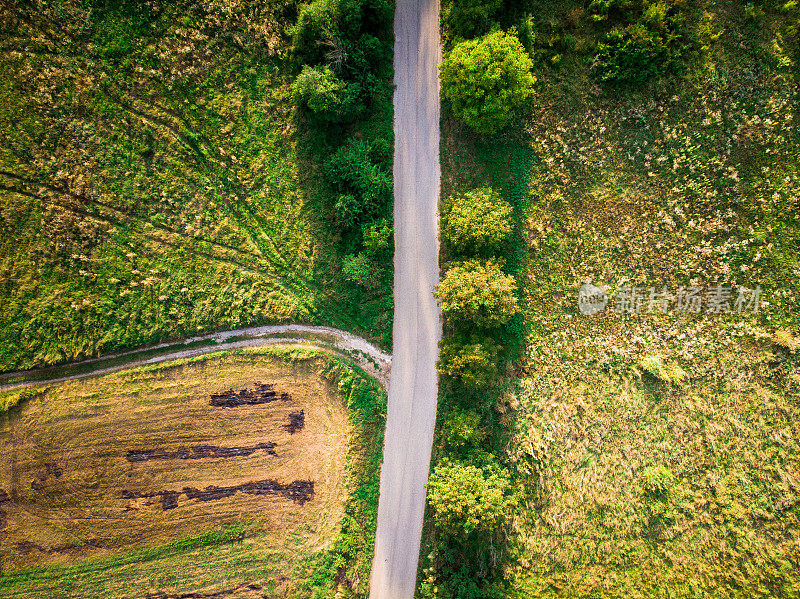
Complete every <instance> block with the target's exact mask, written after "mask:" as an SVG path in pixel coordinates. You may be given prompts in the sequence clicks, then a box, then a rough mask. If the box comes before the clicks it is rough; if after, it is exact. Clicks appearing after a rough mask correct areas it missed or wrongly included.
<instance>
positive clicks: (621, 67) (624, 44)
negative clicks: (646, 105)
mask: <svg viewBox="0 0 800 599" xmlns="http://www.w3.org/2000/svg"><path fill="white" fill-rule="evenodd" d="M687 49H688V36H687V33H686V31H685V17H684V14H683V12H682V11H681V10H680V8H679V5H678V3H675V2H672V3H669V2H666V1H659V2H649V3H644V4H643V5H642V7H641V16H640V17H639V18H638V20H636V21H635V22H633V23H630V24H628V25H627V26H624V27H622V26H619V27H615V28H614V29H612V30H611V31H610V32H609V33H608V34H607V35H606V37H605V39H604V40H603V42H602V43H600V44H598V46H597V54H596V55H595V73H596V75H597V77H598V78H599V79H600V80H601V81H605V82H608V83H620V84H624V83H643V82H645V81H648V80H650V79H654V78H656V77H661V76H663V75H666V74H668V73H670V72H678V71H679V70H680V69H681V68H682V67H683V62H682V58H683V55H684V54H685V52H686V51H687Z"/></svg>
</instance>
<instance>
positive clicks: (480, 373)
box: [438, 338, 499, 391]
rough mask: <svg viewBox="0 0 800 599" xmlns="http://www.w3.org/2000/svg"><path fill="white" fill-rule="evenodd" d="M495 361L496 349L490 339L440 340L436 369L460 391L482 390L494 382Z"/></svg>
mask: <svg viewBox="0 0 800 599" xmlns="http://www.w3.org/2000/svg"><path fill="white" fill-rule="evenodd" d="M498 361H499V350H498V347H497V344H495V343H494V342H493V341H492V340H491V339H486V340H484V341H483V342H482V343H481V342H480V341H478V339H477V338H473V339H471V340H470V341H463V340H461V339H458V338H456V339H443V340H442V342H441V352H440V354H439V365H438V371H439V374H440V375H442V376H443V377H445V378H447V379H449V380H450V381H452V382H454V383H455V384H456V385H458V386H459V387H462V388H463V389H464V390H467V391H482V390H486V389H487V388H489V387H492V386H494V384H495V382H496V381H497V374H498V367H497V364H498Z"/></svg>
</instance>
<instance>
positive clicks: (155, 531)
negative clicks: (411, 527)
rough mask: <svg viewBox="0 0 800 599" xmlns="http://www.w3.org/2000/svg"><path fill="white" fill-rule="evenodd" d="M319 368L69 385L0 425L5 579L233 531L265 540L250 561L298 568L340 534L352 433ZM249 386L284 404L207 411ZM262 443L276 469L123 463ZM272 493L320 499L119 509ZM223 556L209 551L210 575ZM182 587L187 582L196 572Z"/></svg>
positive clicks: (247, 364) (272, 366) (258, 368)
mask: <svg viewBox="0 0 800 599" xmlns="http://www.w3.org/2000/svg"><path fill="white" fill-rule="evenodd" d="M322 363H323V362H322V360H321V359H309V360H301V361H293V362H285V361H282V360H280V359H278V358H275V357H271V356H268V355H258V354H239V355H237V354H230V355H223V356H219V355H218V356H209V357H208V358H207V359H204V360H202V361H197V362H193V363H189V364H184V365H180V366H175V367H162V368H158V369H149V370H144V371H142V370H140V371H131V372H127V373H125V372H123V373H117V374H112V375H108V376H104V377H101V378H96V379H90V380H86V381H76V382H70V383H66V384H62V385H58V386H54V387H51V388H50V389H48V390H47V391H45V392H44V393H43V394H41V395H39V396H37V397H34V398H33V399H31V400H29V401H28V402H26V403H25V404H24V405H22V406H21V407H19V408H17V409H16V410H14V411H13V412H12V414H10V415H9V416H7V417H5V418H4V420H3V422H2V424H1V425H0V455H2V456H3V459H2V461H0V489H3V490H5V491H7V492H8V493H9V495H10V497H11V501H10V502H7V503H6V504H5V506H4V508H5V511H6V512H7V518H8V522H7V528H6V531H5V537H4V538H3V539H2V548H1V549H0V551H1V552H0V556H2V559H3V563H2V566H3V571H4V572H6V573H8V572H10V571H11V572H13V571H16V570H19V569H23V568H31V567H39V566H47V565H72V564H75V563H80V562H82V561H87V560H90V559H95V558H100V557H110V556H113V555H116V554H120V553H122V552H127V551H131V550H138V549H142V548H147V547H155V546H160V545H164V544H167V543H170V542H172V541H175V540H176V539H180V538H184V537H186V536H189V535H196V534H198V533H202V532H204V531H207V530H212V529H219V528H220V527H221V526H224V525H228V524H232V523H246V524H247V526H248V527H251V529H252V527H255V529H256V530H258V531H260V532H263V533H265V534H259V535H258V538H257V539H256V540H252V539H248V540H246V541H245V542H246V543H250V544H252V545H253V547H252V548H251V549H252V551H251V552H250V553H251V555H252V556H254V557H255V556H261V557H264V556H269V555H278V554H282V553H284V552H288V553H289V554H291V556H294V557H296V558H300V557H302V556H303V555H308V554H309V553H311V552H313V551H315V550H317V549H319V548H320V547H323V546H324V545H325V544H326V542H327V540H328V539H330V538H332V536H333V535H334V533H335V532H336V530H337V529H338V526H339V523H340V520H341V516H342V514H343V504H344V500H345V498H346V496H347V492H348V489H346V488H345V486H346V485H347V483H346V480H347V479H346V477H345V460H346V455H347V443H348V436H349V423H348V418H347V410H346V408H345V407H344V406H343V405H342V402H341V400H340V399H339V398H338V397H337V395H336V393H335V390H333V389H331V388H329V385H328V383H326V381H325V380H324V379H323V378H322V376H321V375H320V368H321V366H322ZM257 381H261V382H263V383H269V384H273V385H274V386H275V390H276V391H278V392H279V393H280V392H287V393H289V394H290V395H291V400H289V401H280V400H278V401H274V402H271V403H267V404H261V405H253V406H239V407H234V408H221V407H213V406H211V405H209V399H210V397H209V396H210V394H212V393H215V392H220V391H224V390H226V389H229V388H233V389H236V390H238V389H243V388H246V387H250V388H252V387H253V385H254V383H255V382H257ZM300 409H302V410H304V412H305V427H304V428H303V429H302V430H300V431H298V432H296V433H294V434H290V433H289V432H287V431H286V430H285V428H284V425H285V424H286V423H287V422H288V414H289V412H291V411H297V410H300ZM267 442H274V443H277V446H276V447H275V451H276V453H277V456H273V455H269V454H268V453H267V452H266V451H265V450H263V449H258V450H256V451H255V452H254V453H252V454H251V455H249V456H246V457H230V458H202V459H159V460H150V461H146V462H134V463H131V462H129V461H128V460H127V459H126V455H127V452H128V451H130V450H140V449H163V450H166V451H176V450H178V449H180V448H185V447H191V446H196V445H213V446H219V447H253V446H255V445H257V444H259V443H267ZM48 464H50V465H51V466H50V467H48V466H47V465H48ZM58 470H60V471H62V474H60V476H56V473H57V472H58ZM267 479H269V480H275V481H277V482H279V483H284V484H286V483H290V482H292V481H295V480H312V481H314V490H315V494H314V496H313V498H312V499H311V500H310V501H309V502H307V503H305V504H303V505H300V504H299V503H296V502H293V501H292V500H290V499H287V498H284V497H282V496H279V495H248V494H244V493H242V492H237V493H236V494H235V495H233V496H231V497H227V498H222V499H219V500H214V501H203V502H201V501H199V500H196V499H189V498H187V496H186V495H185V494H182V495H180V496H179V499H178V505H177V507H175V508H173V509H164V508H163V506H162V503H161V498H160V497H159V496H156V497H152V498H134V499H125V498H123V491H131V492H133V493H135V494H145V493H153V492H158V491H162V490H167V491H179V492H180V491H181V490H182V489H183V488H184V487H193V488H197V489H204V488H206V487H208V486H210V485H214V486H218V487H225V486H235V485H241V484H243V483H248V482H252V481H261V480H267ZM32 483H33V484H32ZM37 489H38V490H37ZM199 553H201V554H202V553H203V550H199ZM224 555H225V551H224V550H222V551H219V550H215V559H216V560H217V561H218V562H219V560H222V561H223V562H224ZM207 567H208V564H207V563H203V562H202V561H200V562H198V564H197V568H207ZM180 577H181V578H182V579H184V580H186V579H187V578H191V572H188V571H185V572H182V573H181V576H180Z"/></svg>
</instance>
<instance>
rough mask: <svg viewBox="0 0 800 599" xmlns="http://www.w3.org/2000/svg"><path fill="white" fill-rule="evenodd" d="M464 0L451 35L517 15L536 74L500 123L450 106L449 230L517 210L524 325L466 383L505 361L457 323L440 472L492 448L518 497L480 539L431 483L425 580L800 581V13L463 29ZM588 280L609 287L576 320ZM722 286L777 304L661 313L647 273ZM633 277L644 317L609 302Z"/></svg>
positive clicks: (562, 584) (538, 591)
mask: <svg viewBox="0 0 800 599" xmlns="http://www.w3.org/2000/svg"><path fill="white" fill-rule="evenodd" d="M446 4H447V3H446ZM455 4H457V3H453V6H446V7H445V9H444V11H443V24H444V33H445V39H446V44H448V46H446V48H445V50H446V51H447V49H448V47H450V46H451V45H452V44H456V43H459V42H460V41H461V40H462V39H463V38H469V37H475V36H481V35H485V34H487V33H488V32H490V31H491V30H492V29H501V30H504V31H510V30H511V28H512V27H514V28H515V29H516V31H517V32H518V35H519V39H520V41H521V42H522V43H523V45H524V46H525V48H526V50H527V52H528V53H529V55H530V57H531V59H532V60H533V64H534V67H533V73H534V75H535V77H536V80H537V83H536V86H535V89H536V93H535V95H534V96H532V98H531V99H530V100H528V101H527V102H526V103H525V104H524V105H522V106H520V108H519V109H518V111H517V114H516V116H515V118H514V119H513V120H511V121H509V123H508V125H507V126H506V127H505V129H504V130H503V131H501V132H500V133H498V134H495V135H494V136H492V137H490V136H486V135H475V133H473V132H472V131H471V130H470V129H467V128H466V127H464V126H463V125H462V124H460V123H459V122H458V119H457V117H458V114H457V113H455V111H453V113H452V114H450V115H448V113H447V112H445V115H446V116H445V119H444V122H443V148H442V152H443V156H442V167H443V185H442V188H443V199H442V201H443V204H444V206H443V223H444V225H445V226H446V225H447V221H446V219H445V218H444V215H446V214H447V212H448V209H449V207H448V204H449V202H451V201H453V199H454V198H456V197H459V196H460V195H461V194H463V193H464V192H466V191H469V190H472V189H477V188H483V187H492V188H494V189H496V190H498V191H499V192H500V193H501V194H502V195H503V197H504V198H506V199H507V200H508V201H509V203H510V204H511V205H512V206H514V210H515V211H514V216H515V217H516V216H517V215H519V214H520V207H522V212H521V214H522V218H521V220H522V222H523V223H524V226H523V227H517V228H515V234H514V236H513V237H512V242H511V244H510V246H509V249H508V250H506V251H507V252H508V254H507V255H508V257H507V258H506V261H505V264H504V268H505V269H506V272H508V273H512V274H515V273H519V274H518V281H519V287H520V289H521V290H522V294H521V297H520V298H519V305H520V306H521V308H522V310H523V311H524V323H520V322H517V323H516V325H515V324H514V323H515V321H513V320H512V321H511V325H513V326H509V325H506V327H505V329H506V330H505V331H503V332H501V334H500V335H499V336H498V335H497V333H492V337H493V340H494V341H496V342H497V341H502V342H503V344H504V346H510V347H514V344H513V343H509V341H510V340H512V339H514V337H513V336H511V335H510V334H509V333H511V332H512V331H515V332H516V331H518V334H519V335H520V337H517V339H523V338H524V353H522V354H515V353H514V352H511V351H508V350H506V351H505V352H504V353H503V354H502V356H501V357H502V358H503V360H501V361H500V362H499V367H500V373H501V374H500V375H498V376H497V377H495V382H494V384H493V385H488V386H487V387H486V388H484V390H482V391H481V392H477V393H476V392H474V391H469V390H466V389H464V388H463V386H462V387H461V389H460V390H456V388H455V386H454V384H453V381H452V380H451V378H450V372H458V370H457V369H455V368H454V367H453V366H452V365H451V364H454V365H456V366H457V367H461V368H462V369H464V368H465V367H466V366H467V365H469V364H475V365H476V367H477V368H480V366H481V365H482V366H483V367H484V368H486V371H487V372H491V368H492V367H491V366H490V365H489V360H487V359H485V357H486V353H485V352H480V351H478V349H477V348H472V347H471V346H470V344H473V345H474V344H476V343H478V342H482V340H480V339H474V338H473V339H470V340H469V341H467V340H466V339H464V338H462V340H460V341H457V340H456V339H453V340H448V341H446V343H447V344H448V345H447V346H445V348H446V349H443V352H442V363H441V365H440V369H441V370H442V371H443V372H442V386H441V398H442V403H441V408H440V414H439V425H438V428H437V443H436V450H435V454H434V461H435V464H436V466H435V467H434V469H433V472H434V473H436V472H437V470H436V468H438V464H442V463H449V462H448V461H449V460H456V459H458V461H459V463H464V462H469V461H470V460H480V459H482V457H481V456H483V455H485V453H487V452H489V453H491V454H492V456H493V459H494V460H495V462H496V463H497V464H499V465H500V466H501V467H503V468H504V469H505V470H506V471H507V472H508V474H509V479H508V480H510V481H511V485H512V487H513V488H514V489H515V490H516V492H518V493H519V494H520V495H519V498H518V503H517V504H516V505H517V506H518V507H517V508H516V509H515V510H514V512H513V514H512V516H511V518H510V520H509V521H508V522H507V523H506V525H505V527H504V530H505V533H504V535H503V536H502V537H500V538H497V537H493V536H492V535H483V536H479V535H478V536H475V537H473V538H472V539H471V542H470V544H469V546H468V547H464V546H463V544H461V545H460V544H458V543H457V542H456V541H455V540H454V537H453V535H452V534H451V533H448V531H447V530H446V528H445V527H444V526H443V525H442V522H441V521H439V520H437V516H436V514H437V508H438V509H439V510H443V509H446V506H444V505H442V504H441V503H439V504H438V505H437V503H436V502H435V501H434V497H429V499H431V501H430V503H429V510H430V514H429V515H430V517H429V518H428V520H427V526H426V537H425V544H424V548H423V556H422V561H423V563H422V574H421V576H422V583H421V594H422V595H423V596H437V597H491V596H514V597H517V596H518V597H573V598H575V599H578V598H583V597H666V596H670V597H686V598H689V597H709V598H711V597H714V598H718V597H720V598H721V597H725V598H729V597H742V598H744V597H748V598H749V597H794V596H796V595H797V594H798V592H800V579H798V576H797V572H798V571H800V561H799V560H798V553H797V551H796V546H795V545H794V544H793V543H794V542H793V541H792V539H794V538H795V537H796V536H797V534H798V525H799V524H800V522H799V521H798V519H799V517H800V513H798V509H797V508H798V498H800V487H798V485H797V481H796V476H795V475H794V472H796V471H797V470H798V468H800V461H799V460H800V447H798V445H797V442H796V441H797V439H798V438H800V437H799V436H798V433H800V431H798V429H797V415H798V409H800V405H799V404H798V397H800V393H798V392H800V386H798V385H800V370H799V369H798V364H799V362H798V354H797V350H798V345H797V343H796V339H797V338H798V336H799V335H798V333H799V332H800V319H799V318H800V317H798V314H799V313H800V312H798V307H800V306H798V302H799V301H800V297H798V295H797V293H796V291H795V290H794V288H793V287H792V283H791V281H794V280H796V279H797V276H798V275H799V274H800V263H798V259H797V257H798V255H800V226H799V225H800V222H798V219H797V208H798V204H797V201H796V199H797V197H800V186H799V185H800V177H799V176H798V174H799V173H798V159H800V151H798V148H800V136H799V135H798V133H797V131H798V126H797V124H798V117H797V114H798V108H800V106H798V101H799V98H798V91H797V90H798V76H799V75H800V70H798V62H797V61H798V59H799V58H800V49H799V48H798V38H797V35H798V26H799V25H800V18H799V17H800V13H799V12H798V9H797V7H796V6H795V4H794V3H765V2H760V3H744V2H742V3H734V4H724V3H718V2H701V3H700V4H697V3H695V4H689V3H681V2H635V1H634V2H616V1H612V2H591V3H581V2H575V1H572V0H565V1H562V2H556V3H540V2H536V3H523V2H509V3H506V4H505V5H504V6H502V7H500V6H497V7H494V8H492V9H491V11H488V12H487V13H486V14H490V15H493V16H492V18H490V19H489V22H488V24H487V23H486V22H485V21H483V20H480V21H474V23H475V25H474V27H473V28H472V29H470V28H469V27H466V26H465V25H463V20H462V21H454V20H453V16H452V15H453V14H454V12H456V13H458V14H462V13H461V12H460V11H456V10H455V9H454V6H455ZM483 4H485V5H487V6H488V5H489V4H491V3H483ZM470 6H472V4H470ZM492 6H494V5H492ZM456 23H461V25H459V26H458V27H456ZM444 107H445V111H446V110H447V107H448V104H447V103H445V104H444ZM443 235H444V236H445V237H446V235H447V233H446V232H443ZM514 244H518V245H514ZM450 251H452V250H450ZM445 258H447V256H445ZM520 266H521V267H522V268H521V270H516V269H520ZM589 279H590V280H591V281H592V282H593V283H594V284H595V285H599V286H600V287H602V288H603V289H605V290H606V291H607V292H608V293H609V295H610V300H611V301H610V302H609V306H608V308H606V310H605V311H603V312H601V313H600V314H597V315H595V316H592V317H584V316H582V315H580V313H579V312H578V310H577V292H578V289H579V287H580V286H581V284H582V283H583V282H585V281H587V280H589ZM717 285H719V286H728V287H731V288H732V294H733V296H734V297H733V298H731V304H730V305H731V308H733V300H734V299H735V296H736V290H737V287H738V286H743V287H746V288H750V289H753V288H755V287H756V286H760V288H761V289H762V298H761V299H762V300H763V301H762V303H761V306H760V310H759V312H758V313H756V314H751V313H747V311H744V312H742V313H738V312H737V311H736V310H732V311H731V312H730V313H723V314H713V313H706V312H705V310H704V311H703V313H699V314H698V313H693V312H690V311H680V312H678V311H675V310H674V308H675V306H676V300H675V299H674V298H673V299H672V300H671V301H670V303H669V310H668V311H667V312H668V313H667V314H662V313H661V312H660V310H655V309H654V310H652V311H650V310H648V297H649V293H650V288H651V287H652V288H653V289H655V290H656V291H661V290H662V289H663V287H664V286H666V287H667V289H668V290H671V291H672V293H673V294H674V293H676V292H677V290H678V289H680V288H681V287H683V288H684V289H686V288H688V287H690V286H698V287H705V288H706V289H707V288H709V287H712V286H717ZM626 286H627V287H632V286H638V287H640V288H641V289H642V292H643V296H644V302H643V309H642V310H641V312H640V313H638V314H621V313H618V312H617V311H616V307H617V303H616V302H617V300H618V298H619V294H620V292H621V291H623V290H624V288H625V287H626ZM707 300H708V295H707V293H706V292H704V293H703V302H706V301H707ZM704 306H705V303H704ZM517 325H519V329H517V328H516V326H517ZM451 344H456V345H455V346H456V347H461V344H464V347H465V348H468V349H465V350H462V351H463V353H464V356H463V357H461V356H460V354H461V353H462V352H461V351H455V350H453V349H450V348H449V347H450V345H451ZM516 347H520V345H517V346H516ZM453 356H457V357H459V359H458V360H456V361H455V362H454V360H453ZM467 372H468V371H467ZM489 378H490V377H486V378H485V379H484V380H482V381H481V382H482V383H483V382H485V381H487V380H488V379H489ZM466 380H472V381H474V380H476V378H475V377H474V375H471V376H470V377H469V378H467V379H466ZM478 380H480V379H478ZM456 384H458V385H462V383H461V382H460V381H456ZM456 397H457V398H460V399H458V400H456V399H455V398H456ZM457 401H458V403H456V402H457ZM437 476H438V475H437ZM464 517H466V515H465V516H464ZM501 540H502V542H501ZM481 548H483V552H482V553H481V551H480V550H481ZM489 555H491V556H492V558H493V559H488V556H489ZM453 556H459V557H453Z"/></svg>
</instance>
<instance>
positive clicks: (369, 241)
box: [361, 218, 394, 256]
mask: <svg viewBox="0 0 800 599" xmlns="http://www.w3.org/2000/svg"><path fill="white" fill-rule="evenodd" d="M361 232H362V238H363V240H364V251H366V252H367V253H369V254H372V255H373V256H386V255H390V254H391V253H392V248H393V247H394V228H393V227H392V223H391V222H389V220H388V219H385V218H382V219H381V220H378V221H375V222H372V223H369V224H367V225H364V227H362V229H361Z"/></svg>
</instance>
